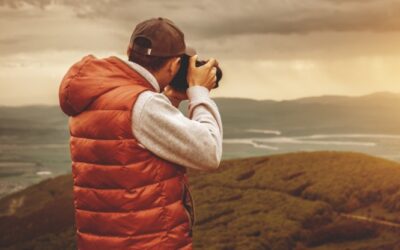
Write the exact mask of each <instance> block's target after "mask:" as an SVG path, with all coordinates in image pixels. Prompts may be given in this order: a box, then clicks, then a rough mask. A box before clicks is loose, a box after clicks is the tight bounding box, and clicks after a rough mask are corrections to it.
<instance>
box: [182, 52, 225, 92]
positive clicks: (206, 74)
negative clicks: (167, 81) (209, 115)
mask: <svg viewBox="0 0 400 250" xmlns="http://www.w3.org/2000/svg"><path fill="white" fill-rule="evenodd" d="M196 59H197V55H194V56H192V57H190V59H189V68H188V74H187V82H188V84H189V87H191V86H196V85H199V86H203V87H206V88H207V89H208V90H211V89H212V88H214V87H215V85H216V82H217V75H216V74H217V68H216V67H215V66H217V65H218V62H217V60H215V59H214V58H211V59H210V60H208V62H207V63H206V64H204V65H202V66H200V67H196Z"/></svg>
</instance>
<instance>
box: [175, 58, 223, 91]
mask: <svg viewBox="0 0 400 250" xmlns="http://www.w3.org/2000/svg"><path fill="white" fill-rule="evenodd" d="M206 63H207V61H204V60H196V67H199V66H201V65H204V64H206ZM188 67H189V56H188V55H183V56H181V67H180V68H179V71H178V73H176V75H175V77H174V78H173V79H172V81H171V83H170V85H171V87H173V88H174V89H176V90H178V91H186V89H187V88H188V87H189V84H188V82H187V79H186V76H187V72H188ZM216 68H217V73H216V76H217V82H216V84H215V87H214V88H217V87H218V86H219V81H220V80H221V78H222V70H221V69H220V68H219V66H216Z"/></svg>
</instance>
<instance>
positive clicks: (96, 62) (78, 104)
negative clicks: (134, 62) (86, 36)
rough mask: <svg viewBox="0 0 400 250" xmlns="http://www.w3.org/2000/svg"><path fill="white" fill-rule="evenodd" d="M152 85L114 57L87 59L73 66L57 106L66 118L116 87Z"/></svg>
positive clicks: (60, 91)
mask: <svg viewBox="0 0 400 250" xmlns="http://www.w3.org/2000/svg"><path fill="white" fill-rule="evenodd" d="M137 83H139V84H141V85H146V86H148V87H149V88H150V89H152V90H154V88H153V87H152V85H151V84H150V83H149V82H148V81H147V80H146V79H145V78H143V76H141V75H140V74H139V73H137V72H136V71H135V70H134V69H132V68H131V67H130V66H129V65H127V64H126V63H125V62H123V61H122V60H121V59H119V58H118V57H115V56H111V57H108V58H104V59H98V58H96V57H95V56H93V55H87V56H85V57H83V58H82V59H81V60H80V61H78V62H76V63H75V64H73V65H72V66H71V67H70V69H69V70H68V71H67V73H66V74H65V76H64V77H63V79H62V80H61V84H60V87H59V104H60V107H61V109H62V111H63V112H64V113H65V114H66V115H68V116H74V115H77V114H79V113H81V112H82V111H84V110H85V109H86V108H87V107H88V106H89V105H90V104H91V103H92V102H93V101H94V100H95V99H96V98H97V97H99V96H100V95H102V94H104V93H106V92H107V91H110V90H112V89H114V88H116V87H119V86H122V85H127V84H137Z"/></svg>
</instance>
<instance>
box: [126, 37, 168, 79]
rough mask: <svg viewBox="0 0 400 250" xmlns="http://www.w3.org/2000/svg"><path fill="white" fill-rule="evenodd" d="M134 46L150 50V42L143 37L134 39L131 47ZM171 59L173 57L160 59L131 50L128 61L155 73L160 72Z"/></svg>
mask: <svg viewBox="0 0 400 250" xmlns="http://www.w3.org/2000/svg"><path fill="white" fill-rule="evenodd" d="M135 44H137V45H139V46H141V47H144V48H151V42H150V41H149V40H148V39H146V38H144V37H138V38H136V39H135V41H134V43H133V47H135ZM171 58H173V56H168V57H161V56H151V55H143V54H140V53H138V52H137V51H135V50H133V49H132V50H131V53H130V55H129V61H131V62H135V63H137V64H139V65H141V66H142V67H144V68H146V69H147V70H150V71H153V72H157V71H158V70H160V69H161V68H162V67H163V66H164V65H165V64H166V63H167V62H168V60H169V59H171Z"/></svg>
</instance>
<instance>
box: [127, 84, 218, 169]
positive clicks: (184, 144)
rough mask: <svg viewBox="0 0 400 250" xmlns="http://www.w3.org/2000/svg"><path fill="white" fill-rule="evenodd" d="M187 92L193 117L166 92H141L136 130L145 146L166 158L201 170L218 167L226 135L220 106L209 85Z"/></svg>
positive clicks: (135, 112)
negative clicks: (214, 98) (166, 94)
mask: <svg viewBox="0 0 400 250" xmlns="http://www.w3.org/2000/svg"><path fill="white" fill-rule="evenodd" d="M187 94H188V97H189V112H188V114H189V118H188V117H186V116H185V115H183V114H182V112H181V111H180V110H179V109H177V108H176V107H174V106H173V105H172V103H171V102H170V100H169V99H168V97H166V96H165V95H164V94H162V93H155V92H152V91H145V92H143V93H141V94H140V95H139V97H138V99H137V100H136V103H135V106H134V108H133V119H132V127H133V128H132V129H133V133H134V135H135V137H136V138H137V140H138V141H139V142H140V144H141V145H142V146H143V147H144V148H147V149H148V150H150V151H151V152H153V153H154V154H156V155H158V156H159V157H161V158H163V159H166V160H168V161H171V162H174V163H177V164H179V165H182V166H185V167H190V168H195V169H198V170H213V169H217V168H218V166H219V164H220V162H221V157H222V134H223V130H222V122H221V117H220V114H219V111H218V107H217V105H216V104H215V102H214V101H213V100H211V98H210V97H209V91H208V89H207V88H205V87H202V86H193V87H190V88H188V90H187Z"/></svg>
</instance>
